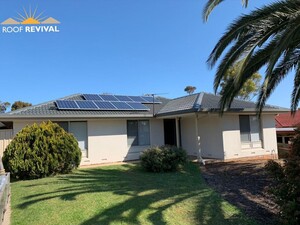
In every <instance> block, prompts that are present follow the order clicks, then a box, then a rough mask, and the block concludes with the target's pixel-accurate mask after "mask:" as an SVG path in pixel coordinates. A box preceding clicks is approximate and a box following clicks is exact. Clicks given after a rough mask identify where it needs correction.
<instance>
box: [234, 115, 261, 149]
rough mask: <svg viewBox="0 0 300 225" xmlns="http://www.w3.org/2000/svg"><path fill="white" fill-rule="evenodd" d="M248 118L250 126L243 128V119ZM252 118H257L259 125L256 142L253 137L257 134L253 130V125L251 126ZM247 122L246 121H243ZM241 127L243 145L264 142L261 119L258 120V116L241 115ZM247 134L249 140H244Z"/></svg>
mask: <svg viewBox="0 0 300 225" xmlns="http://www.w3.org/2000/svg"><path fill="white" fill-rule="evenodd" d="M245 117H247V122H248V124H246V125H247V127H246V128H245V127H243V128H242V126H241V124H242V123H241V118H245ZM251 118H255V119H256V120H257V124H256V125H258V129H257V130H258V140H254V139H253V135H254V134H257V132H255V131H254V129H253V125H251V124H252V123H251ZM243 122H245V120H244V121H243ZM239 127H240V140H241V143H257V142H262V128H261V119H259V118H257V116H254V115H239ZM245 130H249V131H245ZM245 134H247V135H248V140H243V135H245ZM244 137H245V136H244Z"/></svg>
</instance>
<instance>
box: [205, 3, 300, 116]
mask: <svg viewBox="0 0 300 225" xmlns="http://www.w3.org/2000/svg"><path fill="white" fill-rule="evenodd" d="M213 2H215V3H214V4H213ZM220 2H222V0H219V1H218V0H212V1H209V3H207V4H208V5H207V7H206V8H205V9H204V10H205V12H207V13H208V14H209V13H210V12H211V10H212V9H213V8H214V6H216V5H217V4H219V3H220ZM245 3H246V1H245ZM209 5H211V6H209ZM207 13H204V17H205V18H206V15H208V14H207ZM299 20H300V1H298V0H282V1H274V2H273V3H271V4H269V5H266V6H263V7H261V8H258V9H256V10H254V11H252V12H251V13H249V14H248V15H242V16H241V17H239V18H238V19H237V20H235V21H234V22H233V23H232V24H231V25H230V26H229V27H228V29H227V31H226V32H225V34H224V35H223V36H222V37H221V38H220V40H219V41H218V43H217V44H216V46H215V48H214V49H213V51H212V52H211V54H210V56H209V59H208V64H209V66H210V67H214V66H215V64H216V63H217V61H219V60H220V59H221V58H222V59H221V61H220V63H219V65H218V68H217V71H216V74H215V80H214V89H215V91H217V89H218V87H219V86H220V83H221V80H222V78H223V77H224V74H225V73H226V71H227V70H228V69H229V68H230V67H231V66H233V65H234V64H235V63H237V62H238V61H240V60H241V59H243V63H242V64H241V69H240V70H239V73H238V74H237V75H236V76H235V78H234V79H233V80H231V81H230V82H228V83H227V85H226V86H225V87H224V88H223V90H224V91H223V95H222V98H221V100H220V107H221V110H222V111H223V110H224V109H226V108H229V107H230V105H231V103H232V101H233V99H234V97H235V96H237V94H238V93H239V91H240V90H241V88H242V87H243V85H244V83H245V82H246V81H247V80H248V79H249V78H250V77H251V76H252V74H253V73H254V72H256V71H258V70H259V69H261V68H266V72H265V76H264V81H263V83H262V85H261V87H260V92H259V95H258V101H257V110H258V111H259V112H261V110H262V108H263V107H264V105H265V103H266V100H267V99H268V98H269V96H270V95H271V93H272V92H273V90H274V89H275V88H276V86H277V85H278V84H279V83H280V82H281V81H282V80H283V79H284V78H285V77H286V75H287V74H288V73H290V72H292V73H294V87H293V91H292V97H291V110H292V111H293V112H295V110H296V109H297V106H298V103H299V100H300V63H299V58H300V50H299V47H300V26H299Z"/></svg>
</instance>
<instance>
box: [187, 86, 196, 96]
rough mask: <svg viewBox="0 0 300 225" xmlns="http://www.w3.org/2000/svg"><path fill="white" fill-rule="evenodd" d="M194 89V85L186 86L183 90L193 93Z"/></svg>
mask: <svg viewBox="0 0 300 225" xmlns="http://www.w3.org/2000/svg"><path fill="white" fill-rule="evenodd" d="M196 89H197V88H196V87H194V86H186V87H185V89H184V91H185V92H187V93H188V94H189V95H190V94H193V93H194V91H195V90H196Z"/></svg>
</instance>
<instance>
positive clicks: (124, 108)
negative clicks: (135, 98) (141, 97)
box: [111, 102, 132, 110]
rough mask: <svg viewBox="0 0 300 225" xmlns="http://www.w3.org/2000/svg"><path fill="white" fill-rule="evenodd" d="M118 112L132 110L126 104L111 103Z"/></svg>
mask: <svg viewBox="0 0 300 225" xmlns="http://www.w3.org/2000/svg"><path fill="white" fill-rule="evenodd" d="M111 103H112V104H113V105H114V106H115V107H116V108H117V109H119V110H132V108H131V107H130V105H128V104H127V103H126V102H111Z"/></svg>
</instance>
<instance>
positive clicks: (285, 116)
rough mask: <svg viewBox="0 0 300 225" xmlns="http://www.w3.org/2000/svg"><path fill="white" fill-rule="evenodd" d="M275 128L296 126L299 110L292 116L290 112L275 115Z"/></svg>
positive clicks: (299, 123)
mask: <svg viewBox="0 0 300 225" xmlns="http://www.w3.org/2000/svg"><path fill="white" fill-rule="evenodd" d="M275 120H276V128H284V127H297V126H299V125H300V110H297V112H296V114H295V115H294V116H293V115H291V113H281V114H278V115H277V116H276V117H275Z"/></svg>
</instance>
